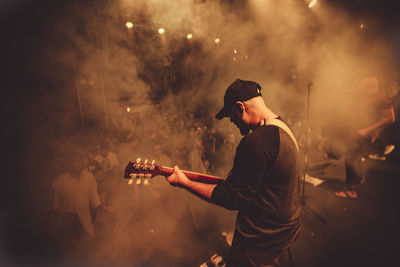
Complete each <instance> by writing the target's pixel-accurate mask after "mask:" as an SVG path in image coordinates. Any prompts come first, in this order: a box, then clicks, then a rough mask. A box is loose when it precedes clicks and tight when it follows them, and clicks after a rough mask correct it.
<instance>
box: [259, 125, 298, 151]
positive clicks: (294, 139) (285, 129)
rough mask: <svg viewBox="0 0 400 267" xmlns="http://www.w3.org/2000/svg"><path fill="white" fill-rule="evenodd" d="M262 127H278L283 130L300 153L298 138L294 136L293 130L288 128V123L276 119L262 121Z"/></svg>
mask: <svg viewBox="0 0 400 267" xmlns="http://www.w3.org/2000/svg"><path fill="white" fill-rule="evenodd" d="M260 125H274V126H276V127H279V128H281V129H282V130H283V131H285V132H286V133H287V134H288V135H289V136H290V138H291V139H292V141H293V143H294V145H295V146H296V150H297V153H298V152H299V145H298V143H297V140H296V137H295V136H294V134H293V132H292V130H290V128H289V126H287V125H286V123H284V122H283V121H282V120H280V119H276V118H275V119H272V120H268V121H264V120H263V121H261V123H260Z"/></svg>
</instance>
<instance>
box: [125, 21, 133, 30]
mask: <svg viewBox="0 0 400 267" xmlns="http://www.w3.org/2000/svg"><path fill="white" fill-rule="evenodd" d="M125 26H126V27H127V28H128V29H132V28H133V23H132V22H130V21H127V22H126V23H125Z"/></svg>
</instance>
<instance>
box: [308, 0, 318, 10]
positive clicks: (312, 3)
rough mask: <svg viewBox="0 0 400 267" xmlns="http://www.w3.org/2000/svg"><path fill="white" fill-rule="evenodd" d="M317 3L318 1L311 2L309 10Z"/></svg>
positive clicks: (312, 0)
mask: <svg viewBox="0 0 400 267" xmlns="http://www.w3.org/2000/svg"><path fill="white" fill-rule="evenodd" d="M316 3H317V0H311V2H310V3H309V4H308V8H312V7H313V6H315V4H316Z"/></svg>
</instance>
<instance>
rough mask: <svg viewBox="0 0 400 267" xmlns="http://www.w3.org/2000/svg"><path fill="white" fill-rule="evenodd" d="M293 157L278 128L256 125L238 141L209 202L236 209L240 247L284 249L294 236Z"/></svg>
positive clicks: (286, 138) (296, 228)
mask: <svg viewBox="0 0 400 267" xmlns="http://www.w3.org/2000/svg"><path fill="white" fill-rule="evenodd" d="M298 168H299V161H298V153H297V150H296V147H295V144H294V142H293V141H292V139H291V138H290V136H289V135H288V134H287V133H286V132H285V131H283V130H282V129H280V128H278V127H276V126H272V125H267V126H261V127H259V128H257V129H256V130H254V131H253V132H251V133H250V134H248V135H246V136H245V137H243V138H242V140H241V142H240V144H239V146H238V147H237V149H236V155H235V159H234V165H233V168H232V170H231V172H230V174H229V176H228V177H227V179H226V181H224V182H222V183H220V184H219V185H217V187H215V189H214V191H213V193H212V197H211V201H212V202H213V203H215V204H217V205H220V206H222V207H224V208H227V209H231V210H238V215H237V219H236V231H235V239H236V241H237V242H239V243H240V244H241V245H242V246H243V247H246V248H254V249H285V248H287V247H289V246H290V245H291V244H292V243H293V241H294V239H295V238H296V237H297V235H298V232H299V226H300V222H299V215H300V199H299V192H298V183H299V169H298Z"/></svg>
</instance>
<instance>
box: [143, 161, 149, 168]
mask: <svg viewBox="0 0 400 267" xmlns="http://www.w3.org/2000/svg"><path fill="white" fill-rule="evenodd" d="M148 161H149V160H148V159H145V160H144V163H143V166H142V169H143V170H146V169H147V162H148Z"/></svg>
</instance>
